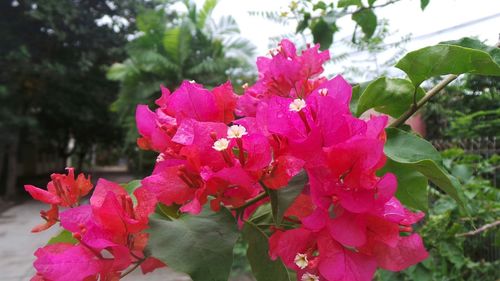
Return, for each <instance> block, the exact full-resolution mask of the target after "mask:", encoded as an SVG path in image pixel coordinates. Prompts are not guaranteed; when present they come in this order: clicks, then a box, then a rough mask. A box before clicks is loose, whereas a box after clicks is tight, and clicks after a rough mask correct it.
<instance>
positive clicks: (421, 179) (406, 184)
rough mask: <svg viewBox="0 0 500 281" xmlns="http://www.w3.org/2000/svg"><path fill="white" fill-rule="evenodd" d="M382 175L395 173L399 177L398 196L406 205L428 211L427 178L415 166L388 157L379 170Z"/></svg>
mask: <svg viewBox="0 0 500 281" xmlns="http://www.w3.org/2000/svg"><path fill="white" fill-rule="evenodd" d="M378 173H379V174H380V175H383V174H385V173H393V174H394V175H396V177H397V179H398V189H397V191H396V198H398V199H399V201H401V203H403V204H404V205H405V206H407V207H410V208H413V209H417V210H422V211H426V212H427V209H428V208H429V197H428V194H427V178H426V177H425V176H424V175H422V174H421V173H419V172H417V171H415V170H414V169H413V168H411V167H408V166H406V165H405V164H400V163H397V162H394V161H392V160H391V159H387V162H386V163H385V166H384V167H383V168H382V169H381V170H379V172H378Z"/></svg>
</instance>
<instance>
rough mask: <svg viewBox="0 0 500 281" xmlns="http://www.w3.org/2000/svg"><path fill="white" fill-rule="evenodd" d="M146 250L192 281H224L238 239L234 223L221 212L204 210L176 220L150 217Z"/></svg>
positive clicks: (227, 215)
mask: <svg viewBox="0 0 500 281" xmlns="http://www.w3.org/2000/svg"><path fill="white" fill-rule="evenodd" d="M148 232H149V234H150V236H149V244H148V246H149V249H150V250H151V253H152V255H153V256H154V257H156V258H158V259H160V260H162V261H163V262H165V263H166V264H168V266H169V267H171V268H172V269H174V270H177V271H180V272H185V273H187V274H189V275H190V276H191V278H192V279H193V281H225V280H227V279H228V276H229V272H230V270H231V265H232V263H233V247H234V244H235V243H236V240H237V239H238V230H237V227H236V222H235V220H234V218H233V216H232V215H231V213H230V212H229V211H228V210H226V209H222V210H221V211H219V212H217V213H214V212H212V211H210V210H209V209H208V208H205V209H204V210H203V211H202V212H201V213H200V214H199V215H196V216H191V215H184V216H182V217H180V218H179V219H176V220H163V219H159V218H154V217H151V218H150V229H149V230H148Z"/></svg>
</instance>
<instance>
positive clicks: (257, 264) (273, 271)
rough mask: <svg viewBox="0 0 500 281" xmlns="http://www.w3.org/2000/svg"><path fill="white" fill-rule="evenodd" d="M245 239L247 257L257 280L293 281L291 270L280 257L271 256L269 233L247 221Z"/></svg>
mask: <svg viewBox="0 0 500 281" xmlns="http://www.w3.org/2000/svg"><path fill="white" fill-rule="evenodd" d="M243 239H244V240H245V241H247V243H248V250H247V258H248V261H249V262H250V265H251V267H252V272H253V275H254V277H255V279H256V280H257V281H291V280H292V279H290V272H289V271H288V269H287V268H286V267H285V265H284V264H283V263H282V262H281V260H280V259H277V260H275V261H272V260H271V259H270V258H269V246H268V239H269V238H268V237H267V235H266V234H265V233H264V232H263V231H262V230H261V229H259V227H258V226H257V225H255V224H254V223H252V222H248V221H247V222H245V226H244V227H243Z"/></svg>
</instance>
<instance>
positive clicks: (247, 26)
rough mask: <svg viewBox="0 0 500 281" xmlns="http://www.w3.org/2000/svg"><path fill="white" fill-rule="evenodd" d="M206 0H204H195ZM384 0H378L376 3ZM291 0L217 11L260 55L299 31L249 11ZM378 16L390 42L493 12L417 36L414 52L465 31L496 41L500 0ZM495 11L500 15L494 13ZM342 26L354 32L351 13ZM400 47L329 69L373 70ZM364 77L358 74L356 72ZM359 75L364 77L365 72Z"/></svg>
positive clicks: (416, 7)
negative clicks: (364, 67) (230, 18)
mask: <svg viewBox="0 0 500 281" xmlns="http://www.w3.org/2000/svg"><path fill="white" fill-rule="evenodd" d="M197 2H200V3H202V2H203V0H197ZM379 2H380V3H384V1H383V0H379V1H378V2H377V3H379ZM289 3H290V1H289V0H251V1H249V0H220V2H219V5H218V6H217V8H216V9H215V10H214V13H213V17H214V18H215V19H217V18H219V17H220V16H223V15H232V16H233V17H234V18H235V19H236V21H237V22H238V24H239V26H240V29H241V33H242V36H243V37H246V38H248V39H250V40H251V41H252V42H254V44H255V45H256V46H257V49H258V54H259V55H262V54H265V53H266V52H267V50H268V49H269V38H270V37H273V36H278V35H281V34H286V33H291V32H293V31H294V30H295V27H296V25H295V23H293V24H290V25H289V26H282V25H280V24H276V23H273V22H271V21H268V20H265V19H263V18H261V17H258V16H250V15H249V14H248V12H249V11H265V10H269V11H282V10H285V9H286V7H287V5H288V4H289ZM376 13H377V15H378V17H379V18H386V19H388V20H389V27H390V29H391V31H392V32H394V35H392V36H390V37H389V38H387V40H386V41H387V42H388V43H390V42H397V41H399V40H401V38H402V37H403V36H405V35H409V34H411V35H412V36H413V37H417V38H418V37H419V36H422V35H427V34H430V33H433V32H436V31H438V30H443V29H447V28H450V27H454V26H457V25H460V24H464V23H468V22H470V21H474V20H478V19H482V18H485V17H488V16H494V17H492V18H491V19H489V20H485V21H482V22H479V23H476V24H471V25H469V26H466V27H462V28H456V29H454V30H452V31H446V32H443V33H440V34H436V35H434V36H429V37H426V38H423V39H416V40H413V41H411V42H410V43H408V44H406V45H405V46H404V47H405V49H406V50H408V51H411V50H415V49H418V48H421V47H424V46H429V45H434V44H436V43H438V42H441V41H445V40H453V39H459V38H461V37H465V36H477V37H479V38H480V39H482V40H487V43H488V44H491V45H493V44H495V43H496V42H497V41H498V38H499V33H500V1H499V0H474V1H470V0H431V1H430V4H429V6H428V7H427V8H426V10H425V11H423V12H422V11H421V10H420V1H419V0H403V1H401V2H398V3H396V4H393V5H389V6H387V7H384V8H379V9H378V10H377V12H376ZM495 15H496V16H495ZM338 25H339V26H340V27H341V28H342V30H341V31H340V32H339V33H338V34H336V35H335V36H336V38H344V37H346V36H350V35H351V34H352V31H353V27H354V25H353V23H352V21H351V20H350V19H349V18H346V19H345V20H343V21H341V22H339V23H338ZM330 51H331V53H332V57H335V55H338V54H340V53H343V52H345V51H346V49H345V46H340V45H337V46H336V45H335V43H334V45H333V46H332V48H331V50H330ZM396 52H397V50H390V51H387V52H386V53H385V54H381V55H379V56H378V57H377V62H374V61H373V59H374V58H373V57H370V56H367V55H366V54H362V53H361V54H359V53H357V54H355V55H351V56H350V57H348V58H347V59H346V60H343V61H340V62H337V63H335V64H332V65H330V66H329V67H328V72H329V73H330V74H336V73H339V72H343V71H345V69H346V67H348V66H352V65H357V66H358V65H361V66H362V65H365V64H366V65H367V67H368V68H367V69H373V70H375V67H374V66H373V65H375V64H378V63H383V62H384V61H385V60H387V59H388V58H390V57H391V56H393V55H394V54H395V53H396ZM377 74H380V73H367V74H366V75H365V77H364V78H372V77H373V76H376V75H377ZM357 78H360V77H357ZM360 79H363V77H361V78H360Z"/></svg>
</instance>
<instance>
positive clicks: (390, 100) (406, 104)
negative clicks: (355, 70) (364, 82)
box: [356, 77, 425, 118]
mask: <svg viewBox="0 0 500 281" xmlns="http://www.w3.org/2000/svg"><path fill="white" fill-rule="evenodd" d="M414 94H415V95H416V100H417V101H418V100H419V99H421V98H422V97H423V96H424V95H425V92H424V90H423V89H422V88H420V87H419V88H418V89H417V91H416V93H415V86H413V84H412V83H411V82H410V81H409V80H406V79H400V78H387V77H381V78H379V79H377V80H375V81H373V82H371V83H370V84H369V85H368V87H367V88H366V89H365V91H364V92H363V93H362V94H361V96H360V97H359V100H358V106H357V110H356V115H357V116H360V115H361V114H363V112H365V111H367V110H368V109H370V108H374V109H375V110H376V111H378V112H381V113H386V114H389V115H390V116H392V117H394V118H398V117H399V116H400V115H401V114H403V113H404V112H405V111H406V110H408V109H409V108H410V106H411V105H412V104H413V96H414Z"/></svg>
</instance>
